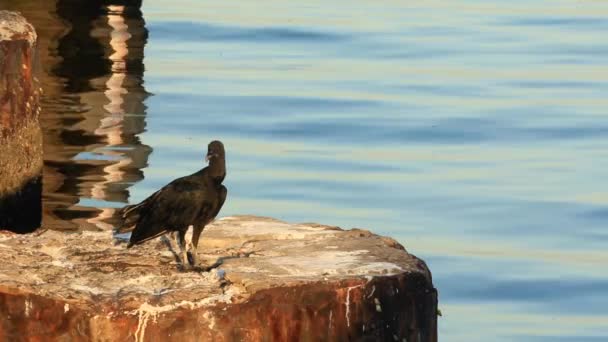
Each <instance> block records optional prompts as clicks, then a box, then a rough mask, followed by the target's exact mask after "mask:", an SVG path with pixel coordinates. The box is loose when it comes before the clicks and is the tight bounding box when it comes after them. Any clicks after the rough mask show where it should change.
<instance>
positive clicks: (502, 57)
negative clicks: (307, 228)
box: [73, 0, 608, 341]
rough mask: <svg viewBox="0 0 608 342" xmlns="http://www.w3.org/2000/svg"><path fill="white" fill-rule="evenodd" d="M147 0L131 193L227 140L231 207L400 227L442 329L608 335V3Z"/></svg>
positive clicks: (479, 337) (85, 199)
mask: <svg viewBox="0 0 608 342" xmlns="http://www.w3.org/2000/svg"><path fill="white" fill-rule="evenodd" d="M142 11H143V17H144V18H145V23H146V28H147V30H148V31H149V37H148V41H147V44H146V46H145V58H144V60H143V63H144V64H145V74H144V76H143V81H144V84H145V89H146V91H147V92H150V93H152V94H153V95H152V96H150V97H148V98H147V99H145V106H146V109H145V110H146V115H145V132H144V133H142V134H139V135H138V139H139V140H140V141H141V142H142V143H143V144H145V145H147V146H149V147H150V148H151V149H152V153H151V154H150V155H149V156H148V157H147V161H145V162H144V163H142V165H143V164H145V167H144V168H143V176H142V177H143V180H141V181H139V182H135V183H134V184H133V185H132V186H131V187H130V188H129V197H128V201H129V202H131V203H135V202H137V201H140V200H142V199H144V198H145V197H146V196H148V195H149V194H151V193H152V192H154V191H155V190H156V189H158V188H159V187H161V186H162V185H164V184H166V183H167V182H169V181H170V180H172V179H174V178H176V177H178V176H182V175H186V174H189V173H191V172H193V171H195V170H197V169H199V168H201V167H202V166H203V158H204V153H205V150H206V145H207V143H208V142H209V141H211V140H213V139H221V140H222V141H223V142H224V143H225V145H226V148H227V156H228V176H227V179H226V181H225V184H226V185H227V187H228V189H229V195H228V200H227V202H226V205H225V207H224V209H223V210H222V212H221V214H220V215H221V216H228V215H233V214H255V215H263V216H272V217H276V218H280V219H284V220H287V221H290V222H304V221H306V222H320V223H325V224H330V225H337V226H341V227H343V228H351V227H364V228H367V229H370V230H372V231H374V232H376V233H379V234H384V235H390V236H393V237H395V238H397V239H398V240H399V241H400V242H401V243H402V244H403V245H404V246H405V247H406V248H407V250H408V251H410V252H411V253H414V254H416V255H417V256H419V257H422V258H424V259H425V260H426V261H427V263H428V265H429V267H430V268H431V270H432V272H433V279H434V283H435V286H436V287H437V288H438V290H439V295H440V298H439V299H440V309H441V311H442V313H443V317H440V319H439V330H440V331H439V334H440V340H441V341H608V266H607V264H608V249H607V246H608V230H607V229H606V224H605V223H606V221H607V219H608V182H605V181H603V180H604V178H605V172H606V171H605V170H606V169H608V96H607V94H608V39H606V37H607V36H608V35H607V33H608V3H607V2H603V1H565V0H557V1H510V2H505V1H494V0H490V1H474V0H468V1H458V2H446V1H423V2H415V3H414V2H405V1H403V2H381V3H380V2H367V3H361V2H355V3H353V2H346V1H336V2H331V3H328V2H320V1H308V2H306V3H301V4H297V3H295V2H285V1H276V0H271V1H264V2H252V1H239V0H237V1H232V2H213V3H210V2H200V1H196V0H173V1H170V2H167V1H160V0H146V1H144V6H143V8H142ZM102 90H103V89H102ZM142 98H143V97H142ZM132 114H141V113H138V112H136V113H132ZM140 119H141V118H140ZM140 126H141V125H140ZM142 127H143V126H142ZM141 130H143V128H141ZM134 132H135V133H137V132H139V131H134ZM116 151H118V149H116ZM145 151H147V152H146V153H149V149H146V150H145ZM93 152H94V151H93ZM78 158H82V159H90V160H91V161H95V160H97V159H99V158H101V159H103V158H109V157H108V156H107V155H105V157H104V155H102V156H101V157H99V155H95V154H92V152H91V151H88V152H82V153H79V154H78V155H77V156H76V157H73V160H75V161H77V160H78ZM144 159H145V158H144ZM107 160H110V159H107ZM140 178H141V177H140ZM90 197H91V196H82V197H81V198H80V202H79V203H80V205H82V206H84V207H87V206H89V207H95V206H98V207H120V206H121V205H122V203H115V202H112V201H110V200H108V201H104V200H101V199H100V198H104V197H103V196H101V195H99V196H97V198H96V199H91V198H90ZM93 197H95V196H93Z"/></svg>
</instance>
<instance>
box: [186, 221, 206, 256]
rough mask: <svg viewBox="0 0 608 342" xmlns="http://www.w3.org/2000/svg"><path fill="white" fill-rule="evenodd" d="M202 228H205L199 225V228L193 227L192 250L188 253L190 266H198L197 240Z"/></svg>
mask: <svg viewBox="0 0 608 342" xmlns="http://www.w3.org/2000/svg"><path fill="white" fill-rule="evenodd" d="M203 228H205V226H203V225H200V226H198V225H197V226H194V227H193V229H192V247H193V248H192V250H191V251H190V254H191V256H192V266H198V238H199V237H200V236H201V233H202V232H203Z"/></svg>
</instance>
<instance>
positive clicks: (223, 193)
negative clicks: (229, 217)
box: [210, 185, 228, 220]
mask: <svg viewBox="0 0 608 342" xmlns="http://www.w3.org/2000/svg"><path fill="white" fill-rule="evenodd" d="M226 196H228V189H226V187H225V186H223V185H222V186H221V187H220V195H219V198H218V199H219V202H218V204H217V207H215V211H214V212H213V213H212V214H211V219H210V220H213V219H215V218H216V217H217V214H219V213H220V210H221V209H222V206H223V205H224V202H226Z"/></svg>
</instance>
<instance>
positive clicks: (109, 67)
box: [25, 0, 152, 230]
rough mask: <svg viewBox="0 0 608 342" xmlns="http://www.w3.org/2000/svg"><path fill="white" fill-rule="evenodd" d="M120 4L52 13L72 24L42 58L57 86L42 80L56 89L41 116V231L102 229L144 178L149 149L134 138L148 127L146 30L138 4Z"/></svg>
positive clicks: (68, 5) (61, 5)
mask: <svg viewBox="0 0 608 342" xmlns="http://www.w3.org/2000/svg"><path fill="white" fill-rule="evenodd" d="M112 2H114V3H116V4H112ZM124 3H125V1H110V4H108V1H101V0H99V1H88V2H86V5H85V4H84V3H83V2H81V1H73V0H60V1H58V3H57V6H56V9H55V10H56V15H57V16H58V17H59V18H61V20H62V21H64V22H65V23H67V24H69V25H70V27H68V28H65V29H64V30H62V31H61V33H59V34H58V35H59V36H60V38H59V43H58V45H56V46H53V44H52V43H51V44H48V45H49V49H50V51H48V55H47V54H46V53H43V54H42V56H48V58H47V60H43V61H42V63H43V65H45V64H46V68H45V69H46V70H45V71H46V73H47V75H46V76H47V77H50V78H52V79H54V81H55V82H46V86H47V87H53V84H54V85H55V86H54V89H50V90H49V91H47V96H46V99H45V103H44V106H45V111H44V113H43V118H42V119H41V121H42V126H43V130H44V134H45V140H44V143H45V146H44V148H45V151H44V158H45V169H44V218H43V226H44V227H46V228H53V229H61V230H69V229H81V228H82V229H98V228H108V224H109V221H110V218H111V217H112V215H113V213H114V210H115V209H114V208H115V207H120V206H122V203H126V202H127V200H128V198H129V191H128V187H129V186H130V185H132V184H133V183H134V182H137V181H139V180H141V179H143V172H142V171H141V170H142V168H144V167H146V165H147V160H148V156H149V154H150V153H151V151H152V149H151V148H150V147H149V146H147V145H144V144H142V143H141V142H140V140H139V137H138V136H137V135H138V134H140V133H142V132H143V131H144V129H145V125H146V124H145V114H146V106H145V105H144V101H145V99H146V98H147V97H148V96H149V93H147V92H146V90H145V89H144V87H143V72H144V65H143V57H144V51H143V50H144V46H145V44H146V41H147V36H148V31H147V30H146V28H145V22H144V20H143V18H142V13H141V11H140V10H139V4H136V5H125V4H124ZM25 14H26V15H27V13H25ZM33 21H35V20H33ZM34 24H35V23H34ZM46 37H48V35H46V36H45V35H44V34H42V35H41V39H45V38H46ZM49 39H52V37H50V38H49ZM41 45H42V46H44V45H45V43H42V44H41ZM55 55H58V57H60V58H57V56H55ZM49 64H51V65H52V67H49ZM43 77H44V76H43ZM58 88H59V89H58ZM45 90H46V89H45Z"/></svg>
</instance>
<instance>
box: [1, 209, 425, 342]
mask: <svg viewBox="0 0 608 342" xmlns="http://www.w3.org/2000/svg"><path fill="white" fill-rule="evenodd" d="M199 249H200V257H201V259H202V260H203V262H205V263H206V264H207V265H209V266H216V267H215V268H212V269H211V270H210V271H209V272H180V271H179V270H178V268H179V267H178V266H179V265H177V264H176V261H175V258H174V256H173V254H172V252H171V251H170V249H169V248H168V247H167V244H166V243H165V242H163V239H156V240H153V241H150V242H149V243H147V244H144V245H142V246H137V247H134V248H132V249H128V250H127V249H125V244H124V243H120V244H115V241H113V239H112V235H111V233H110V232H108V231H101V232H90V231H84V232H80V233H60V232H56V231H51V230H49V231H46V232H44V233H42V234H39V233H37V234H31V235H16V234H11V233H5V234H1V235H0V259H1V260H4V263H2V264H1V265H0V340H10V341H18V340H30V341H32V340H36V341H40V340H44V341H57V340H60V341H86V340H94V341H125V340H127V341H128V340H135V341H160V340H167V339H171V340H179V341H214V340H215V341H233V340H236V341H239V340H246V341H295V340H301V341H324V340H331V341H346V340H370V341H376V340H384V341H388V340H396V341H409V342H413V341H436V340H437V335H436V327H437V325H436V309H437V293H436V291H435V289H434V288H433V285H432V281H431V274H430V272H429V270H428V269H427V267H426V265H425V263H424V262H423V261H421V260H420V259H418V258H416V257H415V256H413V255H410V254H408V253H407V252H406V251H405V250H404V249H403V247H402V246H401V245H399V244H398V243H397V242H396V241H394V240H393V239H390V238H385V237H380V236H377V235H373V234H371V233H370V232H368V231H365V230H349V231H343V230H341V229H338V228H335V227H327V226H321V225H316V224H302V225H294V224H287V223H284V222H280V221H276V220H273V219H268V218H260V217H251V216H239V217H228V218H224V219H221V220H218V221H216V222H215V223H213V224H212V225H210V226H209V227H208V228H207V229H206V230H205V231H204V232H203V235H202V240H201V242H200V246H199ZM218 259H219V260H218Z"/></svg>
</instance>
